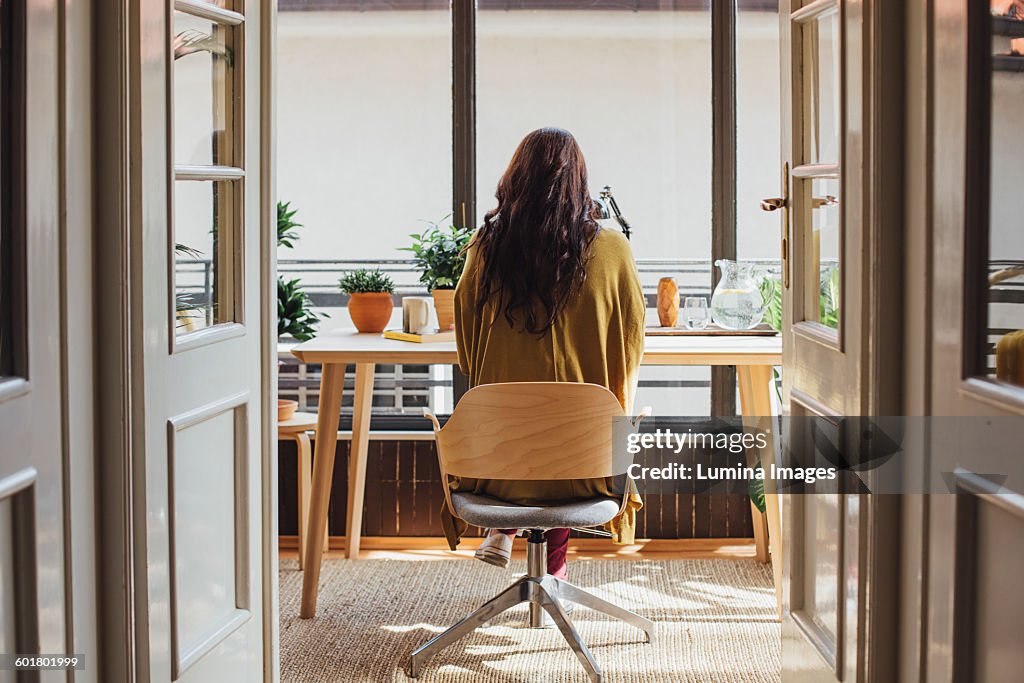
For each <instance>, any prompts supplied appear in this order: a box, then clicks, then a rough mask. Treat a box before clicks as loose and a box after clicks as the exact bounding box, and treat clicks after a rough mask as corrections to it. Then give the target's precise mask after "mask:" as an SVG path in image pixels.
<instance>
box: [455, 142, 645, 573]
mask: <svg viewBox="0 0 1024 683" xmlns="http://www.w3.org/2000/svg"><path fill="white" fill-rule="evenodd" d="M496 197H497V200H498V206H497V207H496V208H495V209H493V210H492V211H490V212H488V213H487V214H486V215H485V216H484V224H483V226H482V227H481V228H480V229H479V230H477V232H476V234H475V235H474V237H473V240H472V242H471V243H470V246H469V248H468V251H467V258H466V267H465V270H464V272H463V275H462V279H461V280H460V281H459V284H458V288H457V289H456V292H455V317H456V325H455V329H456V341H457V345H458V351H459V367H460V368H461V369H462V372H463V373H465V374H466V375H468V376H469V381H470V386H477V385H480V384H494V383H499V382H550V381H557V382H589V383H593V384H599V385H602V386H605V387H608V389H610V390H611V391H612V393H614V394H615V396H616V397H617V398H618V399H619V402H620V403H621V404H622V406H623V408H624V409H625V410H626V411H627V413H628V412H629V410H630V408H631V407H632V402H633V393H634V391H635V387H636V379H637V371H638V369H639V366H640V358H641V356H642V354H643V345H644V315H645V309H646V302H645V299H644V295H643V292H642V291H641V289H640V279H639V277H638V275H637V270H636V264H635V262H634V260H633V254H632V252H631V250H630V248H629V242H627V241H626V239H625V237H623V236H622V235H621V234H619V233H618V232H614V231H609V230H601V228H600V227H599V225H598V223H597V221H596V219H595V216H596V215H598V207H597V206H596V204H595V202H594V200H593V199H591V196H590V192H589V189H588V187H587V167H586V163H585V162H584V160H583V154H582V152H581V151H580V148H579V145H577V144H576V139H575V138H574V137H573V136H572V134H571V133H569V132H568V131H565V130H562V129H559V128H542V129H540V130H535V131H533V132H532V133H530V134H529V135H527V136H526V137H525V138H523V141H522V142H521V143H519V147H518V148H517V149H516V152H515V154H514V155H513V157H512V161H511V163H510V164H509V166H508V169H507V170H506V171H505V174H504V175H503V176H502V177H501V180H500V181H499V182H498V190H497V193H496ZM612 483H613V480H612V479H611V478H609V479H585V480H562V481H499V480H477V479H467V478H463V479H461V480H458V479H453V480H452V482H451V485H452V487H453V489H454V490H458V491H471V492H474V493H478V494H481V495H487V496H491V497H494V498H500V499H502V500H506V501H509V502H512V503H517V504H520V505H536V504H542V505H543V504H553V503H564V502H569V501H571V500H573V499H577V498H590V497H594V496H599V495H600V496H607V495H614V494H613V493H612V488H611V487H612ZM641 507H642V503H641V502H640V498H639V496H638V495H636V493H635V489H633V492H632V493H631V500H630V501H629V504H628V505H627V507H626V509H625V511H624V512H623V513H622V514H620V515H619V516H618V517H616V518H615V519H613V520H612V521H611V522H609V524H608V529H609V531H611V532H612V534H613V537H614V540H615V541H616V542H618V543H632V542H633V531H634V523H635V518H636V511H637V510H638V509H640V508H641ZM442 523H443V525H444V529H445V535H446V536H447V538H448V542H449V545H450V546H451V548H452V549H453V550H454V549H455V547H456V545H457V544H458V542H459V536H461V534H462V533H463V532H464V531H465V529H466V524H465V523H464V522H463V521H462V520H460V519H456V518H453V517H452V516H451V515H450V513H449V512H448V509H447V507H445V508H444V510H443V511H442ZM515 533H516V530H515V529H500V530H499V529H491V530H490V531H489V533H488V536H487V538H486V539H485V540H484V542H483V544H482V545H481V546H480V549H479V550H478V551H477V553H476V557H477V558H478V559H481V560H483V561H485V562H489V563H491V564H495V565H498V566H502V567H503V566H506V565H507V564H508V561H509V555H510V552H511V549H512V538H513V536H514V535H515ZM568 541H569V530H568V529H552V530H550V531H548V532H547V543H548V546H547V548H548V572H549V573H551V574H553V575H554V576H556V577H559V578H565V575H566V568H565V551H566V547H567V545H568Z"/></svg>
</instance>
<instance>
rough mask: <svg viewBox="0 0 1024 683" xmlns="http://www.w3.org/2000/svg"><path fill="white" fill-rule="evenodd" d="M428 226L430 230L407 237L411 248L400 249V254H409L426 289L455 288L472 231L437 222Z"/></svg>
mask: <svg viewBox="0 0 1024 683" xmlns="http://www.w3.org/2000/svg"><path fill="white" fill-rule="evenodd" d="M430 225H431V227H430V229H429V230H426V231H424V232H422V233H421V234H418V235H417V234H416V233H412V234H411V235H409V236H410V237H412V239H413V243H412V246H411V247H402V248H401V251H411V252H412V254H413V263H415V264H416V267H417V268H419V269H420V271H421V272H420V282H422V283H423V284H425V285H426V286H427V289H428V290H435V289H455V285H457V284H458V283H459V278H460V277H462V269H463V268H464V267H465V265H466V245H468V244H469V240H470V239H471V238H472V236H473V231H472V230H470V229H469V228H457V227H455V226H454V225H449V226H447V227H445V228H442V227H441V226H440V225H438V224H437V223H431V224H430Z"/></svg>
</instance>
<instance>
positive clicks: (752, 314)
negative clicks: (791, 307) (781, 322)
mask: <svg viewBox="0 0 1024 683" xmlns="http://www.w3.org/2000/svg"><path fill="white" fill-rule="evenodd" d="M715 265H716V266H718V268H719V269H720V270H721V271H722V279H721V280H719V281H718V286H717V287H715V291H714V293H713V294H712V295H711V318H712V320H714V322H715V323H716V324H717V325H718V326H719V327H723V328H725V329H727V330H750V329H753V328H755V327H757V326H758V325H759V324H760V323H761V320H762V319H763V318H764V309H765V301H764V297H763V296H761V288H760V285H759V283H758V280H757V271H758V268H757V265H756V264H753V263H739V262H737V261H729V260H727V259H719V260H717V261H715Z"/></svg>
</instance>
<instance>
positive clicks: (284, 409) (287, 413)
mask: <svg viewBox="0 0 1024 683" xmlns="http://www.w3.org/2000/svg"><path fill="white" fill-rule="evenodd" d="M298 407H299V402H298V401H289V400H288V399H285V398H279V399H277V421H278V422H285V421H286V420H290V419H292V417H294V416H295V410H296V409H297V408H298Z"/></svg>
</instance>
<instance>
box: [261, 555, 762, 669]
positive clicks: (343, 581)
mask: <svg viewBox="0 0 1024 683" xmlns="http://www.w3.org/2000/svg"><path fill="white" fill-rule="evenodd" d="M524 572H525V563H524V562H522V561H520V562H513V563H512V565H511V567H510V568H509V569H497V568H495V567H491V566H489V565H486V564H484V563H482V562H474V561H471V560H459V559H454V560H439V561H423V562H417V561H409V560H360V561H358V562H352V561H349V560H325V561H324V564H323V569H322V571H321V575H320V586H321V588H320V599H319V609H318V611H317V617H316V618H315V619H308V620H304V619H299V616H298V614H299V596H300V593H301V590H302V573H301V572H300V571H298V566H297V563H296V561H295V560H282V562H281V576H280V591H281V592H280V604H281V680H282V682H283V683H326V682H328V681H329V682H332V683H333V682H335V681H341V682H344V683H348V682H350V681H351V682H363V681H367V682H370V681H373V682H376V681H402V682H409V681H413V680H414V679H411V678H409V677H408V675H407V674H406V670H407V666H408V657H409V653H410V652H411V651H412V650H413V649H414V648H416V647H417V646H419V645H420V644H421V643H423V642H425V641H426V640H428V639H430V638H431V637H433V636H434V635H435V634H437V633H440V632H441V631H443V630H444V629H445V628H447V627H448V626H449V625H451V624H454V623H455V622H456V621H458V620H459V619H461V618H462V617H463V616H465V615H466V614H468V613H469V612H471V611H472V610H474V609H476V608H477V607H478V606H480V605H481V604H482V603H484V602H486V601H487V600H488V599H490V598H491V597H492V596H493V595H495V594H496V593H498V592H499V591H500V590H502V589H503V588H505V587H506V586H507V585H508V584H510V583H512V581H513V580H514V579H515V577H516V576H517V575H519V574H522V573H524ZM569 579H570V581H572V582H573V583H575V584H576V585H578V586H580V587H581V588H585V589H586V590H588V591H590V592H592V593H595V594H596V595H599V596H601V597H603V598H605V599H607V600H611V601H613V602H615V603H617V604H619V605H621V606H623V607H626V608H627V609H631V610H633V611H636V612H639V613H640V614H643V615H644V616H646V617H648V618H650V619H652V620H654V621H655V622H657V624H658V626H657V632H656V635H655V638H654V641H653V642H652V643H651V644H650V645H648V644H645V643H644V642H643V634H642V633H641V632H640V631H639V630H636V629H634V628H632V627H630V626H627V625H625V624H623V623H621V622H618V621H615V620H613V619H611V618H609V617H606V616H604V615H602V614H598V613H596V612H593V611H590V610H587V609H584V608H582V607H577V608H576V610H575V611H574V612H573V613H572V614H571V617H570V618H571V619H572V621H573V623H574V624H575V625H576V628H577V629H578V630H579V632H580V634H581V635H582V636H583V638H584V640H585V641H586V642H587V644H588V646H589V647H590V651H591V652H592V653H593V654H594V656H595V657H596V658H597V660H598V662H599V663H600V665H601V667H602V669H603V672H604V681H605V683H619V682H622V683H626V682H628V683H641V682H642V683H648V682H650V681H701V682H711V681H714V682H716V683H717V682H719V681H723V682H725V681H730V682H732V681H735V682H737V683H748V682H749V683H754V682H757V683H762V682H775V681H778V680H779V670H780V629H779V624H778V623H777V622H776V621H775V594H774V591H773V588H772V579H771V570H770V568H769V567H768V566H766V565H762V564H760V563H757V562H754V561H752V560H635V561H630V560H576V561H573V562H571V563H570V574H569ZM525 619H526V607H525V605H520V606H519V607H518V608H516V609H513V610H510V611H509V612H506V613H505V614H503V615H501V616H500V617H497V618H496V619H495V620H494V621H492V622H491V623H490V624H488V625H487V626H486V627H484V628H482V629H477V631H476V632H475V633H473V634H472V635H470V636H468V637H466V638H465V639H463V640H461V641H459V642H458V643H456V644H455V645H452V646H451V647H449V648H448V649H447V650H444V651H442V652H441V653H439V654H438V655H437V656H436V657H434V659H433V660H432V661H431V662H430V664H429V665H428V667H427V669H426V671H424V672H423V674H422V675H421V676H420V678H419V679H418V680H419V681H422V682H423V683H465V682H469V681H472V682H474V683H475V682H477V681H496V682H501V683H547V682H549V681H550V682H556V681H557V682H558V683H577V682H578V683H588V680H589V679H588V678H587V676H586V674H585V673H584V670H583V667H582V666H580V664H579V662H578V661H577V659H576V657H575V655H574V654H573V652H572V650H571V649H570V648H569V646H568V644H567V643H565V641H564V640H563V639H562V636H561V634H559V633H558V631H557V630H556V629H530V628H526V627H525Z"/></svg>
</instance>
